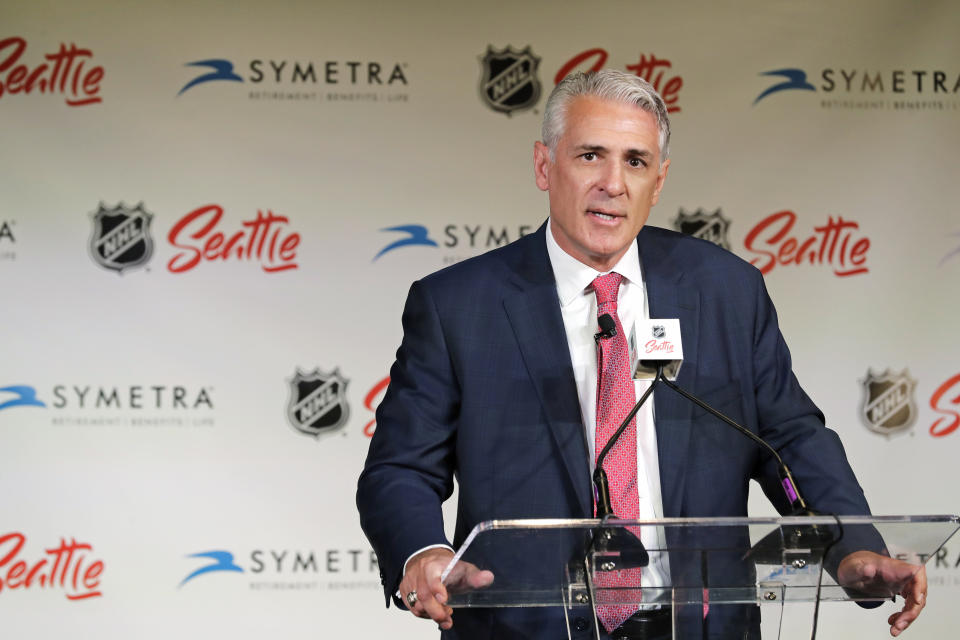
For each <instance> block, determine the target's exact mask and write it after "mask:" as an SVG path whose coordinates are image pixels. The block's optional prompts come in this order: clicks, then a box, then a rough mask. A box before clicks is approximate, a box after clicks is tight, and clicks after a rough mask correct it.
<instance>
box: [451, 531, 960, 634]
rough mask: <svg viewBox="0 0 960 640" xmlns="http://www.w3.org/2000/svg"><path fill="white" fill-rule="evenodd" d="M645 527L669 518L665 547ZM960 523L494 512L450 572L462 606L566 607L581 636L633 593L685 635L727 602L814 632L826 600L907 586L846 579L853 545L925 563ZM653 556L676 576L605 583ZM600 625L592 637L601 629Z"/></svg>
mask: <svg viewBox="0 0 960 640" xmlns="http://www.w3.org/2000/svg"><path fill="white" fill-rule="evenodd" d="M645 527H658V528H659V530H658V531H657V533H658V535H657V536H656V538H657V539H659V540H662V541H663V544H662V545H658V546H662V548H650V547H649V545H648V546H647V548H645V549H644V548H643V547H642V546H638V545H637V544H636V543H637V538H636V537H635V536H634V535H633V534H634V533H639V532H640V531H641V530H642V528H645ZM958 528H960V520H958V517H957V516H873V517H867V516H842V517H839V518H836V517H833V516H815V517H805V516H800V517H785V518H700V519H696V518H667V519H662V520H630V521H628V520H607V521H606V522H601V521H600V520H596V519H583V520H492V521H488V522H482V523H480V524H478V525H477V526H476V527H475V528H474V529H473V531H472V532H471V533H470V535H469V536H468V537H467V539H466V541H465V542H464V544H463V545H462V546H461V548H460V549H459V550H458V551H457V553H456V555H455V557H454V558H453V560H452V561H451V562H450V565H449V566H448V567H447V569H446V570H445V571H444V574H443V579H444V583H445V584H446V585H447V588H448V592H449V594H450V598H449V604H450V605H451V606H452V607H454V608H460V607H562V608H563V611H564V614H565V616H566V620H567V631H568V635H569V637H573V636H574V635H575V633H574V629H580V630H582V629H583V628H584V624H583V621H584V620H585V619H589V620H593V621H595V617H594V607H595V605H597V604H620V603H623V604H631V605H632V606H636V607H637V609H643V608H650V607H670V608H671V609H672V611H673V624H674V638H684V639H686V638H701V637H712V636H715V635H716V630H713V631H710V621H711V619H719V618H718V613H719V612H720V611H722V609H721V608H723V607H740V609H737V610H736V612H739V611H741V610H745V611H749V610H752V611H757V609H756V607H755V606H754V605H760V607H761V608H760V610H759V611H760V612H761V620H762V637H763V638H764V640H766V639H768V638H780V637H783V638H793V637H798V638H799V637H803V638H809V637H810V633H811V628H812V625H813V622H814V608H815V605H816V604H817V603H818V602H820V601H847V600H857V601H860V602H871V601H872V602H878V601H882V600H889V599H890V598H892V597H893V596H894V595H895V594H897V593H898V592H899V591H900V589H901V587H902V585H903V581H901V582H900V583H888V582H885V581H883V580H876V581H874V582H873V583H871V584H846V583H845V584H838V576H837V571H836V570H837V566H838V565H839V563H840V560H841V559H842V558H843V557H845V556H846V555H847V554H848V553H851V552H853V551H857V550H869V551H874V552H877V553H881V554H884V555H889V556H891V557H895V558H898V559H901V560H904V561H906V562H908V563H910V564H913V565H915V566H916V569H917V570H919V568H920V566H921V565H923V564H924V563H925V562H926V561H927V560H928V559H929V558H930V557H931V556H933V555H934V554H935V553H936V551H937V550H938V549H939V548H940V547H941V546H942V545H943V544H944V543H945V542H946V541H947V539H948V538H950V537H951V536H952V535H953V534H954V533H955V532H956V531H957V529H958ZM645 537H649V536H645ZM647 562H652V563H656V565H655V566H659V567H662V568H665V569H666V570H665V571H663V572H661V574H660V575H661V576H667V577H660V578H657V577H656V572H654V571H648V572H647V573H648V574H649V575H647V576H646V578H645V579H644V581H643V586H642V588H639V589H637V588H624V587H622V586H616V587H601V586H599V585H600V584H610V582H611V581H610V579H609V577H610V576H611V575H613V574H611V573H610V572H612V571H617V570H619V569H622V568H626V567H631V566H638V565H644V564H646V563H647ZM473 567H476V568H477V569H481V570H489V571H492V572H493V574H494V580H493V583H492V584H490V585H489V586H487V587H485V588H482V589H469V588H468V587H466V586H465V585H464V584H463V578H464V576H465V575H466V573H468V572H469V571H472V568H473ZM604 572H607V573H606V574H605V575H601V574H603V573H604ZM641 574H643V568H642V566H641ZM598 576H600V577H601V579H598ZM840 578H841V581H843V577H842V576H841V577H840ZM747 606H749V609H747V608H746V607H747ZM727 611H728V612H733V611H734V610H732V609H728V610H727ZM711 612H712V613H713V615H708V614H710V613H711ZM730 617H731V616H726V617H725V619H729V618H730ZM733 618H734V619H737V618H736V616H733ZM597 626H598V625H596V624H592V625H590V628H591V633H590V635H589V637H599V633H598V631H597ZM741 633H742V632H741ZM579 637H583V634H582V633H581V634H580V636H579ZM824 637H828V636H827V635H825V636H824Z"/></svg>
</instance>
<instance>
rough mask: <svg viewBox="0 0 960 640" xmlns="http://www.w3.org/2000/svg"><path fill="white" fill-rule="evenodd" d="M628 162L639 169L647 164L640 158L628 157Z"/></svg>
mask: <svg viewBox="0 0 960 640" xmlns="http://www.w3.org/2000/svg"><path fill="white" fill-rule="evenodd" d="M628 162H629V163H630V166H631V167H633V168H635V169H639V168H640V167H645V166H647V163H646V162H644V161H643V160H641V159H640V158H630V160H628Z"/></svg>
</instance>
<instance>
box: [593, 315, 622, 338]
mask: <svg viewBox="0 0 960 640" xmlns="http://www.w3.org/2000/svg"><path fill="white" fill-rule="evenodd" d="M597 324H598V325H600V331H598V332H597V333H596V334H594V336H593V339H594V341H595V342H596V343H597V344H599V343H600V338H612V337H613V336H615V335H617V323H616V322H614V320H613V316H611V315H610V314H609V313H605V314H603V315H602V316H600V317H599V318H597Z"/></svg>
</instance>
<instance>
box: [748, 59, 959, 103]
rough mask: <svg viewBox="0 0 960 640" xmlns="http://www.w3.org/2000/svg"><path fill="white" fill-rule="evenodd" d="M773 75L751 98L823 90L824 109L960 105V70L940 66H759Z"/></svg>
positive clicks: (755, 100) (766, 99) (762, 73)
mask: <svg viewBox="0 0 960 640" xmlns="http://www.w3.org/2000/svg"><path fill="white" fill-rule="evenodd" d="M759 76H760V77H763V78H772V79H773V80H772V81H768V84H767V85H766V86H765V87H764V88H763V90H762V91H761V92H760V93H759V94H758V95H757V97H756V98H754V100H753V105H754V106H756V105H757V104H758V103H760V102H761V101H767V102H775V101H776V100H768V98H770V97H771V96H774V95H776V94H781V93H784V92H789V93H796V92H797V91H804V92H812V93H817V94H820V95H821V99H820V107H821V108H824V109H861V110H871V109H873V110H875V109H892V110H896V111H956V110H960V100H957V99H956V98H957V93H958V92H960V73H956V72H946V71H943V70H941V69H889V68H888V69H876V68H872V69H871V68H863V69H849V68H834V67H826V68H823V69H821V70H820V71H819V73H817V72H814V73H808V72H807V71H806V70H805V69H802V68H799V67H785V68H781V69H773V70H770V71H762V72H760V73H759Z"/></svg>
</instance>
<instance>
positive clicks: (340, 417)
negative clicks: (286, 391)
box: [287, 369, 350, 436]
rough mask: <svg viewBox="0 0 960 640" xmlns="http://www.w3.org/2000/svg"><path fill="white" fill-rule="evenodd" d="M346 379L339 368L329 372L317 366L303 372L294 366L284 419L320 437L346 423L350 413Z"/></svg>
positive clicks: (299, 428) (297, 428)
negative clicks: (285, 417)
mask: <svg viewBox="0 0 960 640" xmlns="http://www.w3.org/2000/svg"><path fill="white" fill-rule="evenodd" d="M347 382H348V381H347V379H346V378H344V377H343V376H341V375H340V370H339V369H334V370H333V372H332V373H323V372H321V371H320V369H314V370H313V371H311V372H309V373H304V372H302V371H300V370H299V369H297V373H296V375H294V376H293V379H292V380H291V381H290V401H289V402H288V403H287V419H288V420H289V421H290V424H291V425H293V428H294V429H296V430H297V431H300V432H302V433H305V434H307V435H311V436H319V435H320V434H321V433H323V432H331V431H336V430H337V429H339V428H340V427H342V426H343V425H345V424H346V423H347V418H348V417H349V415H350V407H349V406H348V405H347V398H346V395H345V391H346V389H347Z"/></svg>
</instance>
